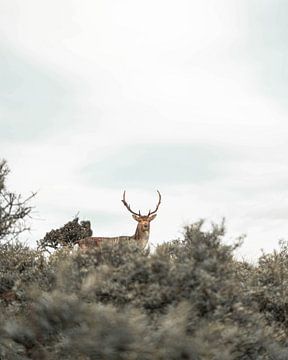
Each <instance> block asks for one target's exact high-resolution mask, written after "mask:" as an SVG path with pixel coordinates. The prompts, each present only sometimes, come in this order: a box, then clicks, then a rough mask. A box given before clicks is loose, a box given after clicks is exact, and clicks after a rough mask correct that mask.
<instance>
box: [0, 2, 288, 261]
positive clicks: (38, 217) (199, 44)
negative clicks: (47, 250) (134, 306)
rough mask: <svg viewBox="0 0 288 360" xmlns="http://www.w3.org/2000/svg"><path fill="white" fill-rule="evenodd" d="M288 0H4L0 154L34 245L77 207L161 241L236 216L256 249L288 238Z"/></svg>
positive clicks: (112, 230)
mask: <svg viewBox="0 0 288 360" xmlns="http://www.w3.org/2000/svg"><path fill="white" fill-rule="evenodd" d="M287 15H288V3H287V1H284V0H273V1H272V0H262V1H261V2H259V1H256V0H241V1H240V0H218V1H214V0H195V1H191V0H180V1H175V0H173V1H172V0H165V1H164V0H153V1H152V0H146V1H135V0H123V1H116V0H105V1H104V0H96V1H95V0H94V1H92V0H85V1H79V0H62V1H61V2H60V1H56V0H49V1H41V2H40V1H39V0H26V1H25V2H24V1H21V0H9V1H5V0H0V158H5V159H6V160H7V161H8V164H9V167H10V169H11V174H10V176H9V179H8V184H9V189H10V190H13V191H15V192H17V193H21V194H23V196H28V195H30V193H31V192H32V191H37V196H36V198H35V199H34V200H33V206H34V210H33V214H32V219H31V227H32V230H31V232H30V233H27V234H25V235H24V237H23V240H24V241H27V242H28V243H29V244H31V245H34V244H35V242H36V240H37V239H40V238H42V237H43V236H44V235H45V233H46V232H48V231H50V230H51V229H52V228H54V229H55V228H58V227H60V226H62V225H63V224H64V223H66V222H67V221H69V220H71V219H72V218H74V216H75V215H76V214H78V213H79V217H80V219H83V220H85V219H88V220H90V221H91V223H92V228H93V232H94V235H95V236H97V235H99V236H118V235H132V234H133V233H134V231H135V227H136V223H135V221H134V220H133V219H132V217H131V214H129V213H128V212H127V210H126V209H125V208H124V207H123V204H122V203H121V201H120V200H121V198H122V194H123V191H124V190H126V191H127V199H128V201H129V203H130V204H131V206H132V208H135V209H136V210H137V211H138V210H139V209H141V211H142V213H145V212H147V211H148V210H149V209H150V208H153V207H154V206H156V204H157V200H158V197H157V192H156V190H157V189H159V190H160V192H161V194H162V204H161V206H160V208H159V211H158V216H157V218H156V219H155V220H154V221H153V223H151V236H150V243H151V247H154V246H155V245H156V244H158V243H162V242H163V241H168V240H172V239H175V238H177V237H181V235H182V229H183V226H184V225H187V224H190V223H193V222H195V221H198V220H199V219H201V218H204V219H206V220H207V228H209V224H210V223H211V222H218V223H219V222H220V221H221V219H222V218H223V217H225V218H226V225H227V234H226V237H225V241H226V242H227V243H232V242H233V241H234V239H235V238H236V237H237V236H240V235H242V234H246V236H247V237H246V239H245V241H244V244H243V245H242V247H241V249H240V250H239V251H238V256H240V257H244V258H245V259H246V260H251V261H253V259H255V258H256V257H257V256H259V255H260V254H261V249H264V251H265V252H268V251H271V250H272V249H274V248H277V247H278V241H279V239H288V221H287V220H288V187H287V184H288V168H287V161H286V154H287V151H288V143H287V138H288V123H287V115H288V97H287V95H288V94H287V85H288V66H287V56H288V47H287V36H288V25H287Z"/></svg>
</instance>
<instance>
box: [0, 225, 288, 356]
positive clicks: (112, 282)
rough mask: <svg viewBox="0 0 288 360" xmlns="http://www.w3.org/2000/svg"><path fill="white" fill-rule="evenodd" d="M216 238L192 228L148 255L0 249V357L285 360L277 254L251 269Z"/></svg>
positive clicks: (221, 230)
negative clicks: (0, 308) (1, 295)
mask: <svg viewBox="0 0 288 360" xmlns="http://www.w3.org/2000/svg"><path fill="white" fill-rule="evenodd" d="M224 234H225V227H224V224H223V223H222V224H220V225H212V229H211V230H209V231H204V230H203V221H199V222H197V223H195V224H192V225H191V226H187V227H186V228H185V229H184V233H183V239H177V240H174V241H172V242H168V243H165V244H162V245H159V246H158V247H157V248H156V251H155V252H154V253H150V252H149V251H143V250H141V249H140V248H139V247H137V245H136V244H133V243H132V244H127V243H125V244H119V245H115V246H108V245H107V246H103V247H101V248H95V249H93V250H91V251H89V252H79V251H75V250H73V251H72V252H71V250H70V249H69V248H67V247H64V248H60V249H59V250H57V251H55V252H54V253H53V254H52V255H51V256H49V257H48V258H45V257H44V256H43V255H42V254H41V252H40V251H32V250H30V249H28V248H26V247H23V246H21V245H19V244H15V245H9V246H8V245H7V246H3V247H2V248H1V259H3V260H1V261H2V262H1V263H0V269H1V278H2V279H3V281H1V287H0V291H2V293H5V292H6V299H4V298H2V299H1V307H2V310H3V311H2V312H1V314H2V315H0V317H2V318H0V320H1V324H2V325H1V326H0V338H1V340H0V358H1V359H4V360H5V359H21V360H22V359H40V358H43V359H63V358H64V359H79V360H80V359H108V360H110V359H111V360H114V359H125V360H129V359H131V360H132V359H133V360H135V359H141V360H142V359H147V360H150V359H151V360H152V359H153V360H154V359H156V360H158V359H159V360H160V359H161V360H164V359H165V360H166V359H168V360H176V359H177V360H178V359H183V360H184V359H191V360H192V359H193V360H195V359H219V360H220V359H221V360H225V359H227V360H228V359H229V360H231V359H239V360H240V359H279V360H280V359H283V360H284V359H287V358H288V347H287V340H286V334H287V321H286V300H285V299H286V298H285V297H286V286H285V284H286V282H287V279H288V271H287V265H288V264H287V246H286V245H285V243H283V244H282V247H281V249H280V252H275V253H274V254H270V255H269V254H268V255H263V256H262V257H261V258H260V259H259V264H257V265H255V266H253V265H251V264H247V263H245V262H239V261H236V260H235V259H234V257H233V251H234V250H235V248H237V247H238V246H239V245H240V243H241V241H240V240H241V239H240V240H238V241H237V242H236V244H235V245H234V246H227V245H224V244H223V242H222V238H223V236H224ZM13 270H14V271H13ZM273 290H274V291H273ZM7 291H10V295H9V296H10V297H9V296H8V295H7ZM13 292H14V293H15V296H14V297H13V296H12V295H11V294H12V293H13Z"/></svg>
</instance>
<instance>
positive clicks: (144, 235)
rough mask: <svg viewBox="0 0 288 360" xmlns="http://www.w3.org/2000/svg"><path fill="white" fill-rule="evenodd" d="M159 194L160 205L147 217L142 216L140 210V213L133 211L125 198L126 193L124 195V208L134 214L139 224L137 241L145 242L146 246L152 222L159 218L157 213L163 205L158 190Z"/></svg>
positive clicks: (136, 235) (136, 233) (136, 234)
mask: <svg viewBox="0 0 288 360" xmlns="http://www.w3.org/2000/svg"><path fill="white" fill-rule="evenodd" d="M157 192H158V196H159V200H158V204H157V206H156V208H155V210H153V211H151V210H149V213H148V214H147V215H141V213H140V210H139V211H138V213H136V212H134V211H133V210H131V207H130V205H129V204H128V203H127V201H126V198H125V195H126V191H124V193H123V199H122V202H123V204H124V206H125V207H126V208H127V209H128V211H129V212H131V213H132V217H133V219H134V220H136V221H137V222H138V225H137V229H136V232H135V235H134V237H135V240H140V241H143V242H145V245H146V243H147V241H148V239H149V234H150V222H151V221H152V220H154V219H155V217H156V216H157V214H156V212H157V211H158V208H159V206H160V204H161V194H160V192H159V190H157Z"/></svg>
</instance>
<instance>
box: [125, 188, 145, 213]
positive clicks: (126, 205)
mask: <svg viewBox="0 0 288 360" xmlns="http://www.w3.org/2000/svg"><path fill="white" fill-rule="evenodd" d="M125 194H126V190H125V191H124V193H123V199H122V200H121V201H122V202H123V204H124V206H125V207H126V208H127V209H128V210H129V211H130V212H131V213H132V214H134V215H137V216H141V214H140V210H139V213H138V214H137V213H136V212H134V211H133V210H131V208H130V205H128V204H127V202H126V199H125Z"/></svg>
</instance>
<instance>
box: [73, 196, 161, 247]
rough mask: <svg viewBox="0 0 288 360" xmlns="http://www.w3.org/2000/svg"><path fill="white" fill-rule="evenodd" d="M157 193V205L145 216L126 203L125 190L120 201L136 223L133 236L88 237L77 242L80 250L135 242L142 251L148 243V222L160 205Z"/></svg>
mask: <svg viewBox="0 0 288 360" xmlns="http://www.w3.org/2000/svg"><path fill="white" fill-rule="evenodd" d="M157 192H158V197H159V199H158V203H157V205H156V208H155V210H153V211H151V210H149V212H148V214H147V215H141V212H140V210H139V211H138V213H136V212H135V211H133V210H132V209H131V207H130V205H129V204H128V203H127V201H126V190H125V191H124V193H123V199H122V200H121V201H122V203H123V204H124V206H125V207H126V209H127V210H128V211H129V212H130V213H131V214H132V218H133V219H134V220H136V221H137V227H136V231H135V233H134V235H132V236H117V237H95V236H90V237H86V238H84V239H81V240H79V241H77V243H78V246H79V248H80V250H84V251H86V250H89V249H91V248H94V247H99V246H101V245H104V244H111V245H116V244H119V243H121V242H129V241H131V242H132V241H135V242H136V243H137V244H138V245H139V246H140V247H141V248H142V249H144V248H145V247H146V245H147V243H148V241H149V235H150V222H151V221H152V220H154V219H155V217H156V216H157V214H156V213H157V211H158V209H159V206H160V204H161V194H160V192H159V190H157Z"/></svg>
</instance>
